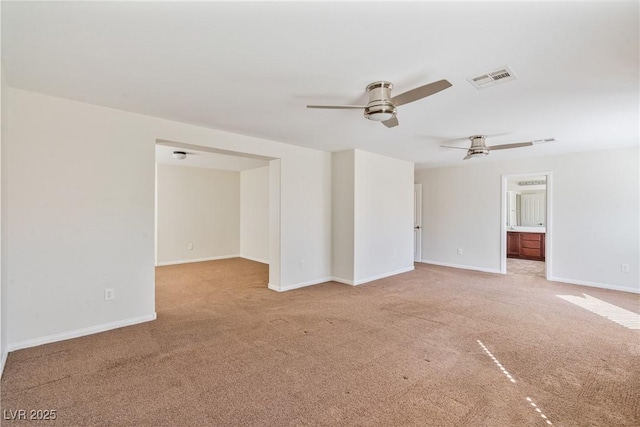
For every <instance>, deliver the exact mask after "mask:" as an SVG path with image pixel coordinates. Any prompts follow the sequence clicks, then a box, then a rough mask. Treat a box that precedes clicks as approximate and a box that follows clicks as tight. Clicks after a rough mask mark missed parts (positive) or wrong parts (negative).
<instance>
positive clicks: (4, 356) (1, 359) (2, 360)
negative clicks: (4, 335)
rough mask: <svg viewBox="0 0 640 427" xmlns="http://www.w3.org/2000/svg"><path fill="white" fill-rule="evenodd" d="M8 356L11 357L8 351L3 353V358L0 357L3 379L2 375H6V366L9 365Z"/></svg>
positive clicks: (0, 370)
mask: <svg viewBox="0 0 640 427" xmlns="http://www.w3.org/2000/svg"><path fill="white" fill-rule="evenodd" d="M8 355H9V352H8V351H3V352H2V356H0V378H2V374H3V373H4V365H5V364H6V363H7V356H8Z"/></svg>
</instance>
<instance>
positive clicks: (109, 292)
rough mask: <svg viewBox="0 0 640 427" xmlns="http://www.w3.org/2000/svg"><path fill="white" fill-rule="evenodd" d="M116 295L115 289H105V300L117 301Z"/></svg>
mask: <svg viewBox="0 0 640 427" xmlns="http://www.w3.org/2000/svg"><path fill="white" fill-rule="evenodd" d="M115 297H116V293H115V291H114V289H113V288H104V300H105V301H111V300H113V299H115Z"/></svg>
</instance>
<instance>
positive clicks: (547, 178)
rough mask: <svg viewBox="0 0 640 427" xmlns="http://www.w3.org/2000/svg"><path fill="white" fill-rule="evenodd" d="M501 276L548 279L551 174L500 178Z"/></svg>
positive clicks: (549, 263)
mask: <svg viewBox="0 0 640 427" xmlns="http://www.w3.org/2000/svg"><path fill="white" fill-rule="evenodd" d="M501 191H502V197H501V228H500V230H501V259H500V272H501V273H502V274H518V275H527V276H537V277H541V278H545V279H547V280H548V278H549V277H551V259H552V258H551V253H552V245H551V242H552V240H551V237H552V219H553V218H552V215H551V214H552V209H551V200H552V198H551V194H552V182H551V172H539V173H526V174H513V175H503V176H502V188H501Z"/></svg>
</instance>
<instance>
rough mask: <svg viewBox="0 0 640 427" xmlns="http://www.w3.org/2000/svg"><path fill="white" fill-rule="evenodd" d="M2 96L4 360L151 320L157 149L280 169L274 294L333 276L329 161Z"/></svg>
mask: <svg viewBox="0 0 640 427" xmlns="http://www.w3.org/2000/svg"><path fill="white" fill-rule="evenodd" d="M9 93H10V112H9V120H10V121H11V124H12V125H11V128H10V129H9V151H10V152H11V162H10V164H9V167H8V180H9V181H8V182H9V187H8V206H9V211H8V220H9V229H8V242H9V246H8V266H9V267H8V273H9V277H8V280H9V282H8V283H9V289H8V292H9V294H10V295H11V299H10V301H9V306H8V313H7V314H8V320H7V324H8V343H9V349H17V348H22V347H27V346H32V345H38V344H41V343H44V342H49V341H56V340H59V339H64V338H69V337H72V336H77V335H83V334H87V333H91V332H96V331H99V330H104V329H109V328H113V327H117V326H121V325H123V324H131V323H135V322H138V321H144V320H149V319H152V318H153V317H154V316H155V313H154V310H155V304H154V300H155V297H154V246H155V245H154V205H155V203H154V190H155V188H154V187H155V186H154V181H155V179H154V176H155V143H156V139H163V140H169V141H177V142H182V143H186V144H194V145H199V146H205V147H213V148H217V149H222V150H229V151H234V152H241V153H252V154H256V155H261V156H268V157H272V158H276V159H279V160H274V161H272V162H271V165H272V168H271V172H270V182H271V183H272V184H276V185H277V184H278V183H279V184H280V187H278V188H276V191H275V197H274V200H275V201H276V202H279V203H280V204H279V206H277V208H279V211H280V213H279V215H278V216H277V217H276V216H275V215H274V219H273V221H274V223H275V224H276V225H277V226H279V227H280V233H278V237H279V241H277V242H273V239H270V244H271V245H272V246H273V247H274V248H275V249H274V253H273V255H274V256H275V257H276V258H277V259H276V260H274V261H273V262H274V263H275V264H276V265H275V266H274V265H270V268H269V282H270V287H271V288H273V289H277V290H285V289H290V288H295V287H299V286H304V285H309V284H315V283H320V282H323V281H325V280H327V279H328V278H329V277H330V264H331V258H330V251H331V247H330V241H331V211H330V209H331V203H330V195H331V176H330V175H331V156H330V154H329V153H324V152H320V151H317V150H311V149H306V148H301V147H297V146H292V145H287V144H282V143H278V142H273V141H268V140H263V139H258V138H253V137H246V136H242V135H237V134H232V133H228V132H222V131H217V130H212V129H207V128H202V127H197V126H193V125H187V124H183V123H178V122H172V121H168V120H163V119H158V118H153V117H149V116H143V115H139V114H134V113H128V112H123V111H119V110H114V109H109V108H104V107H99V106H94V105H89V104H85V103H81V102H75V101H70V100H65V99H61V98H56V97H51V96H46V95H42V94H37V93H33V92H27V91H22V90H18V89H13V88H12V89H10V90H9ZM274 165H276V166H274ZM276 174H277V176H276ZM270 190H271V188H270ZM271 193H272V194H274V192H273V191H272V192H271ZM270 209H272V210H273V209H275V208H274V206H272V205H271V204H270ZM272 229H273V227H272ZM270 232H271V231H270ZM3 237H6V236H3ZM270 237H271V236H270ZM301 256H303V257H305V260H306V263H305V266H304V268H301V267H300V264H299V258H300V257H301ZM105 287H113V288H115V296H116V297H115V300H113V301H104V288H105Z"/></svg>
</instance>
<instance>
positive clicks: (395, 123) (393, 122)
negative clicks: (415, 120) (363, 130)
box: [382, 117, 400, 128]
mask: <svg viewBox="0 0 640 427" xmlns="http://www.w3.org/2000/svg"><path fill="white" fill-rule="evenodd" d="M382 124H383V125H385V126H386V127H388V128H392V127H395V126H398V125H399V124H400V123H398V118H397V117H392V118H390V119H389V120H385V121H384V122H382Z"/></svg>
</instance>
